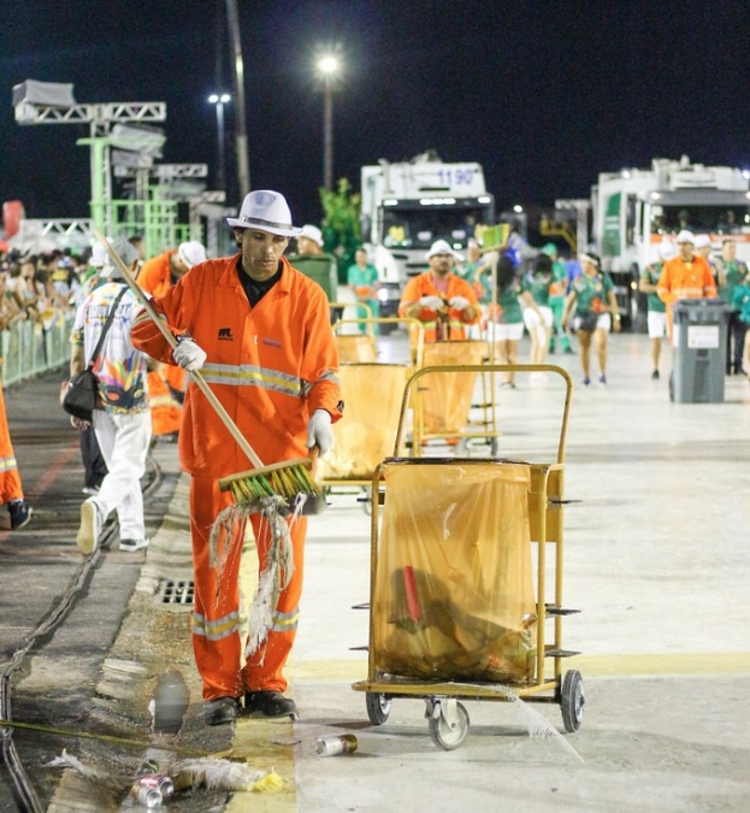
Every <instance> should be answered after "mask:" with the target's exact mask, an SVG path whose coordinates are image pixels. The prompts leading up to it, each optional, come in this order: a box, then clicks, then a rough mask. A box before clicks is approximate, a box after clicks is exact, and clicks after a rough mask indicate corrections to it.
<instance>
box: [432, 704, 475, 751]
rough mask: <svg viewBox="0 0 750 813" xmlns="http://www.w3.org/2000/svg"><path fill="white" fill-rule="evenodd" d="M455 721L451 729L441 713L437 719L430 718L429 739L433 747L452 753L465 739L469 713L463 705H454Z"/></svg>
mask: <svg viewBox="0 0 750 813" xmlns="http://www.w3.org/2000/svg"><path fill="white" fill-rule="evenodd" d="M456 714H457V719H456V722H455V724H454V725H453V727H451V725H450V724H449V723H448V721H447V720H446V719H445V717H443V714H442V712H441V713H439V714H438V715H437V717H430V721H429V726H430V737H431V738H432V741H433V742H434V743H435V745H439V746H440V747H441V748H442V749H443V750H445V751H453V750H454V749H455V748H458V746H459V745H461V743H462V742H463V741H464V739H465V738H466V734H467V732H468V731H469V712H468V711H466V706H464V705H463V703H456Z"/></svg>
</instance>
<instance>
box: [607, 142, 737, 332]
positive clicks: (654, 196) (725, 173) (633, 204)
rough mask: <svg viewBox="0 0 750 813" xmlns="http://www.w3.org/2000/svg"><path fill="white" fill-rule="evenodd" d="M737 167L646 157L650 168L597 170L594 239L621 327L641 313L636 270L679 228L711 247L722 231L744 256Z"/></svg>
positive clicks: (652, 258)
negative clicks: (608, 277) (622, 322)
mask: <svg viewBox="0 0 750 813" xmlns="http://www.w3.org/2000/svg"><path fill="white" fill-rule="evenodd" d="M748 183H749V182H748V176H747V174H746V173H743V172H742V171H741V170H739V169H736V168H732V167H723V166H704V165H703V164H691V163H690V160H689V159H688V158H687V156H683V157H682V158H681V159H680V160H679V161H671V160H669V159H660V158H657V159H654V161H653V162H652V167H651V169H650V170H639V169H623V170H620V171H619V172H616V173H603V174H601V175H599V182H598V184H597V185H596V186H595V187H593V189H592V206H593V210H594V235H593V236H594V242H595V244H596V247H597V250H598V253H599V254H600V256H601V258H602V268H603V269H604V270H605V271H607V272H609V274H610V275H611V276H612V279H613V281H614V283H615V290H616V294H617V299H618V303H619V306H620V312H621V313H622V315H623V319H624V320H625V322H626V324H627V323H628V322H632V321H633V320H635V319H636V318H637V316H638V315H639V311H640V310H643V307H642V304H643V303H642V302H641V299H640V298H639V297H638V296H637V295H636V292H637V288H638V279H639V277H640V274H641V271H642V270H643V269H644V268H645V267H646V266H648V265H649V264H650V263H652V262H654V261H655V260H656V259H657V247H658V244H659V243H660V242H662V241H663V240H674V238H675V236H676V235H677V233H678V232H679V231H680V230H681V229H689V230H690V231H692V232H693V233H694V234H707V235H709V238H710V240H711V243H712V246H713V248H714V250H715V251H717V252H718V251H720V249H721V243H722V240H724V239H725V238H726V237H727V236H730V235H731V237H732V239H734V240H735V241H736V242H737V256H738V258H739V259H743V260H745V261H748V260H750V191H749V190H750V187H749V185H748Z"/></svg>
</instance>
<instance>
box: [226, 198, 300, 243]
mask: <svg viewBox="0 0 750 813" xmlns="http://www.w3.org/2000/svg"><path fill="white" fill-rule="evenodd" d="M227 223H228V224H229V225H230V226H232V227H233V228H238V229H257V230H258V231H267V232H269V233H270V234H279V235H281V236H282V237H296V236H297V235H298V234H299V233H300V230H299V229H298V228H296V227H295V226H293V225H292V213H291V211H290V209H289V205H288V204H287V202H286V198H285V197H284V196H283V195H282V194H280V193H279V192H272V191H271V190H270V189H256V191H255V192H249V193H248V194H247V195H245V200H243V201H242V208H241V209H240V214H239V216H238V217H228V218H227Z"/></svg>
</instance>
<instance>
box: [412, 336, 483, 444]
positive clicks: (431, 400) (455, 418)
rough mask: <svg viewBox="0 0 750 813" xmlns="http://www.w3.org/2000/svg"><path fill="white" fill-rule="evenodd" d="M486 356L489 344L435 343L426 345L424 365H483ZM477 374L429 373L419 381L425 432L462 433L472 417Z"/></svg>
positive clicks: (469, 342)
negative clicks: (470, 411) (471, 410)
mask: <svg viewBox="0 0 750 813" xmlns="http://www.w3.org/2000/svg"><path fill="white" fill-rule="evenodd" d="M486 358H487V343H486V342H477V341H453V342H435V343H434V344H426V345H425V346H424V366H425V367H437V366H442V365H456V364H460V365H480V364H482V362H483V361H484V360H485V359H486ZM477 375H478V373H477V372H476V371H471V372H465V373H464V372H460V373H440V374H435V375H426V376H425V377H424V378H423V379H422V381H421V382H420V390H421V404H422V415H423V421H424V424H423V426H424V433H425V434H427V435H430V434H438V433H440V434H449V433H451V432H456V433H457V432H461V431H463V430H464V429H465V428H466V425H467V423H468V420H469V410H470V409H471V401H472V397H473V395H474V386H475V385H476V381H477Z"/></svg>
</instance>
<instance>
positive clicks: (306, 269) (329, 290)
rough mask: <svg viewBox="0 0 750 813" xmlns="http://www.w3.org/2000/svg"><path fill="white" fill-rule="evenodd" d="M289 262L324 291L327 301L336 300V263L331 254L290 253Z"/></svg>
mask: <svg viewBox="0 0 750 813" xmlns="http://www.w3.org/2000/svg"><path fill="white" fill-rule="evenodd" d="M289 262H290V263H291V264H292V265H293V266H294V267H295V268H296V269H297V270H298V271H301V272H302V273H303V274H304V275H305V276H306V277H310V279H314V280H315V282H317V283H318V285H320V287H321V288H322V289H323V290H324V291H325V292H326V296H327V297H328V301H329V302H336V301H337V300H338V285H339V274H338V263H337V262H336V258H335V257H334V256H333V255H332V254H291V255H290V256H289Z"/></svg>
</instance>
